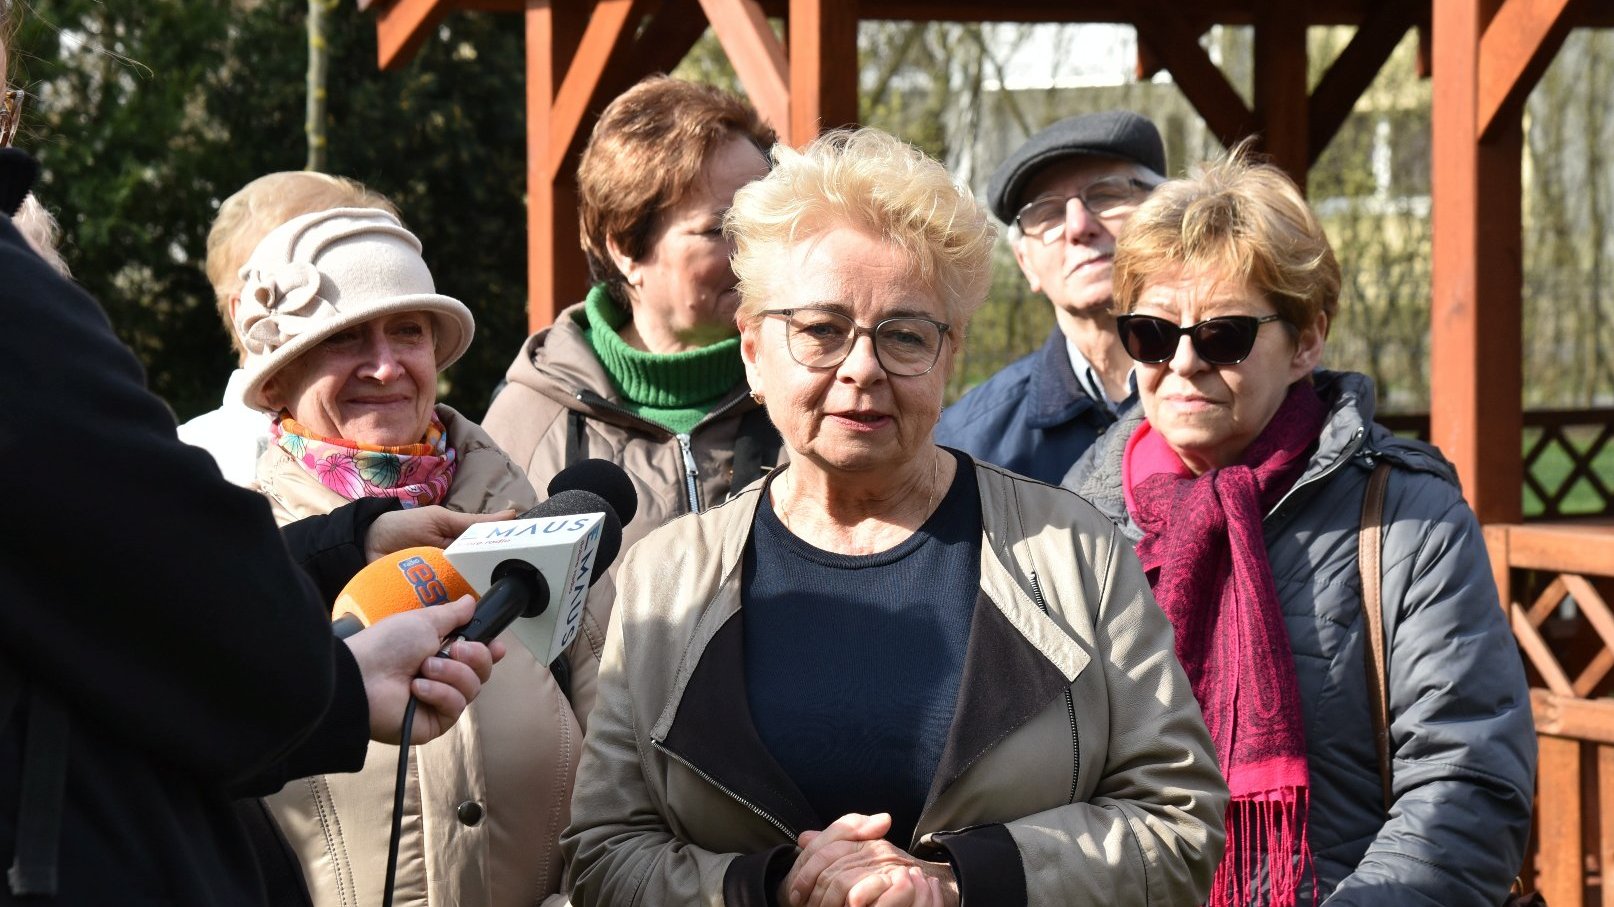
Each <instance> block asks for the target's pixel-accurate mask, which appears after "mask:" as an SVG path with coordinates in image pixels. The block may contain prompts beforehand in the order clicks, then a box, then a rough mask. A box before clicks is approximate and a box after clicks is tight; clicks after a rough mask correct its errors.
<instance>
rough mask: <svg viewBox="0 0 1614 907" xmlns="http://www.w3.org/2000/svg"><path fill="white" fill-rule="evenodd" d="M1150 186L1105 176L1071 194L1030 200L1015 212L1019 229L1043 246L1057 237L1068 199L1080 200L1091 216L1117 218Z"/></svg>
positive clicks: (1061, 227) (1128, 210)
mask: <svg viewBox="0 0 1614 907" xmlns="http://www.w3.org/2000/svg"><path fill="white" fill-rule="evenodd" d="M1151 188H1152V187H1151V186H1150V185H1149V184H1148V183H1145V182H1143V181H1142V180H1137V179H1131V178H1129V177H1124V176H1106V177H1104V178H1103V179H1097V180H1094V181H1092V182H1091V183H1088V184H1087V185H1086V186H1083V187H1082V189H1081V191H1079V192H1077V193H1076V194H1075V195H1065V196H1048V197H1044V198H1039V199H1036V200H1035V201H1032V202H1030V203H1029V204H1027V205H1026V206H1025V207H1023V208H1021V209H1020V211H1019V212H1018V213H1017V214H1015V216H1014V222H1015V224H1016V225H1017V226H1019V228H1020V232H1021V233H1024V234H1025V235H1027V236H1035V237H1037V238H1038V239H1040V240H1042V241H1043V243H1044V244H1045V245H1048V244H1052V243H1054V242H1057V241H1058V240H1059V235H1060V233H1061V232H1063V231H1064V229H1065V217H1066V214H1067V210H1068V209H1069V207H1070V200H1071V199H1073V198H1074V199H1081V202H1082V207H1084V208H1086V209H1087V210H1088V211H1089V212H1091V213H1092V215H1093V216H1094V217H1101V218H1106V219H1110V218H1118V217H1125V216H1127V215H1129V214H1131V213H1132V212H1133V211H1134V210H1135V209H1136V208H1137V207H1138V204H1139V203H1140V202H1142V201H1143V199H1144V197H1146V196H1147V195H1148V194H1149V190H1150V189H1151Z"/></svg>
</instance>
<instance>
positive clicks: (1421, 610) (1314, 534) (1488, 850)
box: [1081, 371, 1536, 907]
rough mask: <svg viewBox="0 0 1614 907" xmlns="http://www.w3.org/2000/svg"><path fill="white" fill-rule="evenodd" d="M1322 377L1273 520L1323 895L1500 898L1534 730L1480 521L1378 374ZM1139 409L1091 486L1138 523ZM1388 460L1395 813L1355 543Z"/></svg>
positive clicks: (1099, 500) (1448, 904) (1527, 799)
mask: <svg viewBox="0 0 1614 907" xmlns="http://www.w3.org/2000/svg"><path fill="white" fill-rule="evenodd" d="M1316 383H1317V390H1318V392H1319V393H1320V394H1321V395H1322V398H1323V400H1324V401H1325V402H1327V403H1328V404H1329V407H1330V412H1329V417H1328V421H1327V423H1326V424H1325V425H1324V427H1323V431H1322V435H1321V438H1320V439H1319V444H1318V450H1317V453H1316V454H1315V455H1314V456H1313V458H1312V460H1311V463H1310V464H1309V465H1308V466H1307V468H1306V471H1305V472H1304V473H1303V474H1302V476H1301V478H1300V480H1299V481H1298V482H1296V483H1295V487H1294V489H1293V490H1292V491H1291V492H1290V493H1289V494H1288V495H1286V496H1285V497H1284V498H1283V499H1282V500H1281V501H1279V502H1278V505H1277V506H1276V507H1274V508H1273V509H1272V511H1271V512H1270V513H1268V514H1267V516H1266V521H1265V522H1266V527H1265V528H1266V540H1267V553H1268V557H1269V559H1270V561H1271V564H1272V572H1273V578H1274V579H1275V580H1276V583H1277V589H1278V595H1279V598H1280V599H1282V604H1283V614H1284V622H1285V624H1286V625H1287V627H1288V631H1289V642H1290V645H1291V647H1292V648H1293V649H1294V654H1295V668H1296V670H1297V673H1298V674H1299V681H1300V693H1301V704H1302V708H1303V709H1304V712H1305V730H1306V747H1307V750H1308V761H1309V763H1310V768H1311V822H1310V829H1309V831H1310V836H1311V837H1310V841H1311V850H1312V855H1313V857H1314V858H1315V860H1316V880H1317V885H1318V891H1317V895H1318V900H1319V901H1321V902H1326V903H1327V904H1328V905H1329V907H1345V905H1384V907H1391V905H1393V907H1425V905H1428V907H1466V905H1474V907H1495V905H1497V904H1499V903H1501V901H1502V898H1503V896H1504V895H1505V893H1506V892H1507V889H1508V885H1509V883H1510V882H1511V881H1512V880H1513V877H1514V875H1515V873H1517V871H1518V869H1519V866H1520V864H1521V863H1522V861H1523V854H1524V847H1525V841H1526V839H1527V837H1528V835H1529V832H1530V804H1531V792H1532V790H1533V789H1534V783H1533V782H1534V777H1535V764H1536V738H1535V732H1534V726H1533V723H1532V721H1531V716H1530V699H1529V693H1528V691H1527V689H1526V686H1525V678H1524V669H1523V666H1522V664H1521V663H1520V660H1519V654H1518V649H1517V647H1516V645H1515V643H1514V640H1513V636H1512V633H1511V632H1510V631H1509V630H1508V626H1507V622H1506V621H1505V620H1504V617H1503V613H1502V611H1501V609H1500V607H1499V606H1498V603H1497V594H1496V585H1495V583H1494V581H1493V579H1492V576H1491V566H1490V561H1489V559H1488V558H1487V556H1486V552H1485V544H1484V542H1483V540H1482V538H1481V534H1480V527H1479V523H1478V522H1477V521H1476V520H1475V519H1474V514H1473V513H1472V512H1471V511H1470V510H1469V509H1468V505H1467V504H1466V503H1464V501H1463V498H1462V494H1461V491H1460V489H1459V488H1458V485H1457V478H1456V475H1455V472H1454V470H1453V469H1452V467H1451V465H1450V464H1449V463H1447V462H1446V460H1445V459H1444V458H1442V457H1441V456H1440V454H1439V452H1438V451H1436V450H1435V449H1434V448H1433V447H1430V446H1428V445H1426V444H1422V443H1420V442H1417V441H1411V440H1406V439H1403V438H1398V437H1396V436H1394V435H1392V434H1391V433H1390V432H1389V431H1388V430H1387V429H1385V428H1384V427H1383V426H1381V425H1377V424H1375V423H1374V422H1373V410H1374V405H1373V400H1374V393H1373V383H1372V381H1370V380H1369V379H1368V378H1367V377H1365V376H1363V375H1358V374H1355V373H1351V372H1327V371H1318V372H1317V373H1316ZM1141 420H1142V411H1141V408H1139V410H1138V411H1137V412H1136V413H1135V414H1134V415H1133V416H1132V418H1131V420H1130V421H1128V422H1126V423H1123V424H1121V425H1118V426H1117V429H1118V430H1115V431H1111V432H1110V433H1109V435H1108V438H1107V439H1106V443H1105V445H1104V448H1103V449H1102V451H1101V452H1100V453H1099V454H1098V455H1097V456H1096V457H1095V459H1094V462H1093V463H1092V472H1091V473H1090V474H1089V475H1088V476H1087V478H1086V479H1085V481H1084V483H1083V485H1082V488H1081V492H1082V493H1083V494H1084V495H1085V496H1086V497H1088V498H1090V499H1091V500H1092V501H1093V502H1094V503H1095V504H1096V505H1098V507H1099V509H1100V510H1102V511H1104V512H1105V513H1106V514H1107V515H1109V516H1110V518H1111V519H1113V520H1115V521H1116V522H1117V523H1118V524H1120V525H1121V526H1122V527H1123V529H1124V530H1125V531H1126V532H1127V533H1128V534H1129V535H1131V536H1132V537H1133V538H1137V536H1138V535H1139V530H1138V528H1137V526H1136V525H1135V524H1134V523H1133V522H1132V520H1131V517H1130V515H1129V514H1128V513H1127V512H1126V506H1125V501H1124V498H1123V496H1122V491H1121V455H1122V452H1123V450H1124V448H1125V444H1126V439H1127V438H1128V437H1129V436H1131V434H1132V431H1133V429H1134V428H1136V426H1137V423H1138V422H1140V421H1141ZM1380 459H1383V460H1386V461H1388V462H1390V463H1391V464H1392V466H1393V471H1392V473H1391V476H1390V484H1389V491H1388V494H1387V497H1386V501H1385V515H1384V525H1385V526H1386V529H1385V530H1384V544H1383V570H1382V576H1383V581H1382V589H1383V607H1384V612H1385V634H1386V638H1387V639H1388V641H1389V645H1388V653H1389V659H1388V660H1389V674H1390V721H1391V747H1392V753H1393V765H1394V771H1393V775H1394V798H1395V799H1394V803H1393V805H1392V807H1391V809H1390V816H1389V820H1388V821H1386V819H1385V816H1384V812H1383V796H1382V794H1381V790H1380V782H1379V769H1378V761H1377V757H1376V756H1375V754H1374V750H1373V725H1372V719H1371V718H1370V716H1369V710H1368V696H1367V680H1366V667H1365V663H1364V658H1363V648H1362V646H1363V641H1364V636H1363V623H1362V584H1361V581H1360V578H1359V574H1358V572H1357V542H1356V532H1357V528H1358V526H1359V524H1360V519H1361V511H1362V495H1363V491H1364V490H1365V488H1366V485H1367V478H1368V474H1369V473H1370V472H1371V470H1372V468H1373V465H1374V464H1375V462H1377V461H1378V460H1380ZM1309 894H1310V893H1309V892H1303V893H1302V896H1301V898H1300V902H1301V903H1309V902H1310V901H1311V898H1310V896H1309Z"/></svg>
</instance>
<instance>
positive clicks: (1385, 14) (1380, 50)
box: [1307, 0, 1417, 164]
mask: <svg viewBox="0 0 1614 907" xmlns="http://www.w3.org/2000/svg"><path fill="white" fill-rule="evenodd" d="M1416 22H1417V16H1416V12H1415V9H1414V7H1413V6H1412V5H1411V4H1407V3H1403V2H1401V0H1381V2H1380V3H1379V5H1378V6H1377V7H1376V8H1375V9H1374V10H1373V11H1372V12H1370V13H1368V17H1367V19H1366V20H1364V21H1363V22H1362V24H1361V25H1359V26H1357V29H1356V34H1355V35H1352V36H1351V43H1349V44H1347V45H1345V49H1344V50H1342V51H1340V54H1339V56H1338V57H1336V58H1335V59H1334V62H1333V63H1331V64H1329V67H1328V71H1327V72H1325V73H1323V77H1322V80H1321V81H1319V82H1318V83H1317V87H1316V88H1314V89H1312V92H1311V110H1310V116H1311V128H1310V135H1309V136H1308V152H1307V156H1308V158H1309V159H1310V161H1311V163H1313V164H1315V163H1317V159H1318V158H1320V157H1322V154H1323V151H1324V150H1325V149H1327V148H1328V143H1329V142H1332V141H1333V140H1334V136H1335V134H1337V133H1338V132H1339V128H1340V127H1341V126H1343V125H1345V120H1346V118H1348V117H1349V116H1350V115H1351V111H1352V110H1354V109H1355V108H1356V102H1357V100H1358V99H1360V98H1361V97H1362V93H1363V92H1364V91H1367V89H1368V87H1369V86H1370V85H1372V84H1373V80H1374V78H1376V77H1377V76H1378V74H1379V70H1381V69H1383V68H1384V63H1385V61H1386V60H1389V59H1390V54H1392V53H1394V52H1395V48H1396V45H1398V44H1400V43H1401V39H1402V38H1403V37H1405V36H1406V34H1407V29H1409V28H1412V27H1413V25H1414V24H1415V23H1416Z"/></svg>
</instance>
